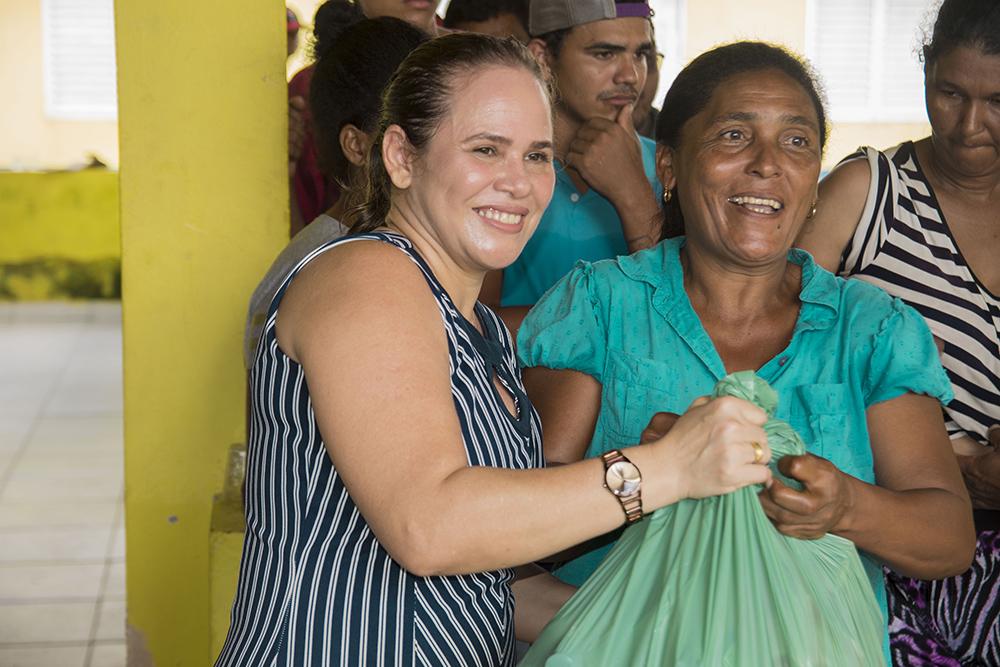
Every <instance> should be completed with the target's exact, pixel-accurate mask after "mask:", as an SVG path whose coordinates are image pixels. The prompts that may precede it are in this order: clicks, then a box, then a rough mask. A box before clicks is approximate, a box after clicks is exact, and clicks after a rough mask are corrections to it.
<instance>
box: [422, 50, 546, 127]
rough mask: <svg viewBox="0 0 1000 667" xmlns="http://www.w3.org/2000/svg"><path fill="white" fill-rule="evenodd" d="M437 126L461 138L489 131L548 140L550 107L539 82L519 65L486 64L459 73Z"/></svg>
mask: <svg viewBox="0 0 1000 667" xmlns="http://www.w3.org/2000/svg"><path fill="white" fill-rule="evenodd" d="M452 89H453V91H454V92H453V94H452V96H451V107H450V109H449V110H448V115H447V116H446V117H445V119H443V122H442V124H441V128H442V129H444V128H445V127H447V128H449V129H450V130H451V131H452V132H454V133H455V134H456V135H459V136H457V137H455V138H457V139H461V138H463V137H465V136H469V135H472V134H476V133H477V132H484V131H490V132H492V133H495V134H502V135H504V136H508V137H509V138H511V139H514V140H518V139H524V140H526V141H532V142H533V141H549V140H551V138H552V136H551V135H552V110H551V109H550V107H549V100H548V96H547V95H546V94H545V92H544V90H543V88H542V84H541V83H540V82H539V81H538V79H536V78H535V76H534V75H533V74H532V73H531V72H529V71H528V70H526V69H524V68H520V67H496V66H494V67H487V68H482V69H478V70H476V71H474V72H470V73H467V74H462V75H459V77H458V79H457V80H456V81H455V82H454V83H453V86H452Z"/></svg>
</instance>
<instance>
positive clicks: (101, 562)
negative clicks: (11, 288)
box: [0, 303, 125, 667]
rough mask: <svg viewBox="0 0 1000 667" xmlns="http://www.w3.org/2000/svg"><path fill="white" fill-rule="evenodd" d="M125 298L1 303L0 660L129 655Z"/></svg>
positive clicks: (17, 662)
mask: <svg viewBox="0 0 1000 667" xmlns="http://www.w3.org/2000/svg"><path fill="white" fill-rule="evenodd" d="M122 471H123V444H122V381H121V308H120V307H119V305H118V304H117V303H113V304H108V303H89V304H49V303H38V304H30V303H25V304H0V666H2V667H42V666H44V667H115V666H118V667H121V666H123V665H125V595H124V591H125V545H124V528H123V526H124V521H123V508H122V497H123V496H122V494H123V477H122Z"/></svg>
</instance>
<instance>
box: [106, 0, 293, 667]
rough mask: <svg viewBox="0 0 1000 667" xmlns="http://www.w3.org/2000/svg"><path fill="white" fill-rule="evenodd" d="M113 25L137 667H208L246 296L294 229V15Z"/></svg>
mask: <svg viewBox="0 0 1000 667" xmlns="http://www.w3.org/2000/svg"><path fill="white" fill-rule="evenodd" d="M115 18H116V26H117V49H118V96H119V109H120V112H119V132H120V152H121V223H122V246H123V313H124V341H123V342H124V366H125V385H124V386H125V475H126V477H125V484H126V529H127V540H128V542H127V564H126V567H127V590H128V622H129V655H130V662H129V664H130V665H153V664H155V665H178V666H184V667H187V666H197V665H204V664H209V662H210V660H211V658H212V656H210V654H209V653H210V651H209V559H208V553H209V518H210V513H211V502H212V495H213V493H215V492H217V491H218V490H219V489H220V488H221V485H222V479H223V474H224V471H223V468H224V459H225V454H226V450H227V448H228V446H229V445H230V443H232V442H234V441H241V440H243V439H244V438H245V434H244V416H243V411H244V400H245V399H244V396H245V392H244V371H243V367H242V357H241V337H242V331H243V319H244V316H245V313H246V305H247V299H248V298H249V295H250V292H251V291H252V289H253V286H254V285H255V283H256V281H257V279H258V278H259V277H260V276H261V275H262V274H263V272H264V270H265V269H266V267H267V265H268V263H269V262H270V261H271V259H272V258H273V257H274V255H275V253H276V251H277V249H278V248H279V247H280V245H281V244H282V242H283V240H284V238H285V236H286V235H287V229H288V201H287V173H286V164H287V158H286V157H285V156H286V151H287V135H286V132H287V129H286V122H287V121H286V118H287V112H286V106H285V104H286V103H285V70H284V64H285V58H284V56H285V30H284V23H285V14H284V3H283V2H281V1H280V0H268V1H267V2H247V1H246V0H214V1H213V2H203V1H202V0H197V1H196V0H169V1H164V0H117V2H116V6H115ZM233 576H235V573H234V574H233Z"/></svg>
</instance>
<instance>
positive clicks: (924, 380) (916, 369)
mask: <svg viewBox="0 0 1000 667" xmlns="http://www.w3.org/2000/svg"><path fill="white" fill-rule="evenodd" d="M864 353H865V354H866V355H867V357H868V366H867V369H866V376H865V378H864V382H863V388H864V393H865V407H868V406H871V405H873V404H875V403H881V402H882V401H888V400H890V399H892V398H896V397H897V396H902V395H903V394H906V393H914V394H924V395H927V396H931V397H933V398H936V399H937V400H938V401H940V402H941V404H942V405H947V404H948V403H949V402H950V401H951V399H952V398H953V394H952V390H951V381H950V380H949V379H948V375H947V374H946V373H945V371H944V368H943V367H942V366H941V358H940V356H939V354H938V350H937V346H936V345H935V344H934V338H933V337H932V336H931V331H930V329H929V328H928V327H927V323H926V322H925V321H924V318H923V317H921V316H920V314H919V313H918V312H917V311H915V310H914V309H913V308H911V307H910V306H907V305H906V304H904V303H903V302H902V301H900V300H899V299H892V301H891V306H890V308H889V314H888V315H887V316H886V317H885V318H884V319H883V320H882V322H881V324H880V326H879V327H878V331H877V333H876V334H875V335H874V336H873V338H872V345H871V348H870V349H869V350H867V351H865V352H864Z"/></svg>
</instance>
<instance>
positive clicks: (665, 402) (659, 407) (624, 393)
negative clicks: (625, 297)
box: [601, 350, 683, 451]
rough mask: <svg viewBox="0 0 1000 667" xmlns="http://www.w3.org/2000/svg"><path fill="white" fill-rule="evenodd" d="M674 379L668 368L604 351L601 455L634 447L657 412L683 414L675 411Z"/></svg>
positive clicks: (630, 356) (674, 369)
mask: <svg viewBox="0 0 1000 667" xmlns="http://www.w3.org/2000/svg"><path fill="white" fill-rule="evenodd" d="M676 375H677V371H676V368H675V367H674V366H673V365H671V364H668V363H665V362H662V361H655V360H653V359H643V358H641V357H636V356H633V355H630V354H626V353H624V352H621V351H620V350H609V351H608V365H607V368H606V370H605V374H604V390H603V392H602V395H601V418H602V420H603V426H604V432H605V434H606V436H607V438H608V440H609V442H608V443H607V444H606V446H605V451H607V450H608V449H612V448H614V447H631V446H632V445H635V444H638V442H639V438H640V436H641V435H642V432H643V430H644V429H645V428H646V426H647V425H649V420H650V419H651V418H652V417H653V415H654V414H656V413H657V412H678V413H679V412H681V411H682V410H683V408H682V409H680V410H678V409H677V404H678V400H677V397H678V395H679V394H678V391H677V390H676V389H677V388H676V384H677V383H676V381H675V379H676Z"/></svg>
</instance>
